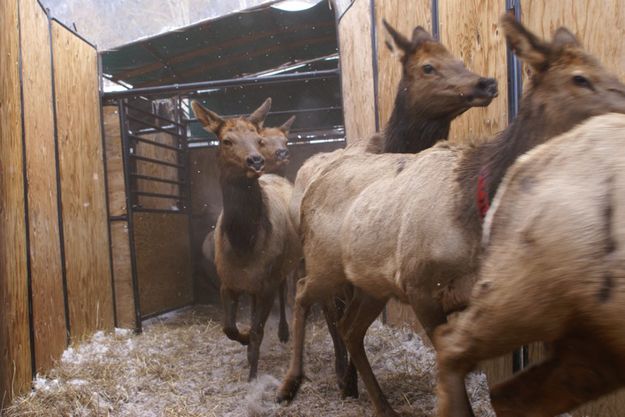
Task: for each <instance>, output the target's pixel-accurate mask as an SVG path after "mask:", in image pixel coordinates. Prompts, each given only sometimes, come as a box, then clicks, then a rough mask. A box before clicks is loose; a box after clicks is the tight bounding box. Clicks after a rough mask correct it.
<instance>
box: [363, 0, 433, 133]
mask: <svg viewBox="0 0 625 417" xmlns="http://www.w3.org/2000/svg"><path fill="white" fill-rule="evenodd" d="M375 18H376V39H377V50H378V56H377V60H378V109H379V113H380V130H381V129H383V128H384V126H385V125H386V123H387V122H388V119H389V118H390V117H391V113H392V111H393V105H394V104H395V96H396V95H397V86H398V85H399V80H400V79H401V71H402V70H401V63H400V62H399V59H398V58H397V57H396V56H395V55H393V54H392V53H391V51H390V50H389V49H388V47H387V46H386V45H385V40H386V39H387V35H386V33H385V32H386V29H385V28H384V25H383V24H382V19H386V20H387V21H388V22H389V23H390V24H391V25H392V26H393V27H394V28H395V29H397V30H398V31H399V33H401V34H403V35H404V36H406V37H408V38H410V37H411V36H412V31H413V29H414V28H415V27H416V26H423V27H424V28H425V29H426V30H427V31H429V32H430V33H431V31H432V1H431V0H412V1H405V0H375Z"/></svg>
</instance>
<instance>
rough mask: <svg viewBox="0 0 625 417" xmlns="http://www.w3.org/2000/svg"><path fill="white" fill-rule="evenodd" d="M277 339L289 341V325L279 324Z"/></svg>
mask: <svg viewBox="0 0 625 417" xmlns="http://www.w3.org/2000/svg"><path fill="white" fill-rule="evenodd" d="M278 339H280V342H282V343H286V342H288V341H289V326H287V325H286V324H285V325H284V326H282V325H281V326H280V328H279V329H278Z"/></svg>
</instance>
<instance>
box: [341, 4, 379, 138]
mask: <svg viewBox="0 0 625 417" xmlns="http://www.w3.org/2000/svg"><path fill="white" fill-rule="evenodd" d="M369 2H370V0H355V1H354V4H353V5H352V6H351V8H350V11H349V13H346V14H345V15H343V17H342V18H341V22H342V23H341V24H339V27H338V38H339V50H340V55H341V72H342V74H343V76H342V77H341V83H342V89H343V116H344V120H345V133H346V137H347V140H348V141H350V142H355V141H359V140H364V139H367V138H368V137H369V136H371V135H372V134H373V133H375V100H374V94H373V88H374V87H373V62H372V57H373V54H372V48H371V19H370V18H369Z"/></svg>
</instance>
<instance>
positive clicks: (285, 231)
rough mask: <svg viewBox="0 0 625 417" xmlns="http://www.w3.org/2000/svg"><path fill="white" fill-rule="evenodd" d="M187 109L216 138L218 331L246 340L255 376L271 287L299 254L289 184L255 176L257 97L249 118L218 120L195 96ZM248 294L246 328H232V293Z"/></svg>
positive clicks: (258, 165)
mask: <svg viewBox="0 0 625 417" xmlns="http://www.w3.org/2000/svg"><path fill="white" fill-rule="evenodd" d="M192 106H193V111H194V112H195V114H196V116H197V118H198V120H199V121H200V122H201V123H202V125H203V126H204V128H205V129H206V130H208V131H209V132H212V133H214V134H215V135H216V136H217V137H218V139H219V151H218V157H217V160H218V163H219V169H220V184H221V191H222V196H223V210H222V212H221V214H220V216H219V219H218V220H217V226H216V229H215V264H216V266H217V273H218V275H219V278H220V280H221V288H220V294H221V301H222V304H223V309H224V322H223V328H224V333H225V334H226V336H228V338H230V339H232V340H236V341H238V342H240V343H241V344H243V345H247V356H248V362H249V364H250V372H249V377H250V379H253V378H255V377H256V374H257V371H258V356H259V349H260V344H261V342H262V340H263V335H264V326H265V323H266V321H267V318H268V317H269V313H270V311H271V307H272V305H273V301H274V298H275V296H276V293H278V291H279V288H280V287H281V286H282V284H283V283H284V281H285V278H286V276H287V275H288V273H289V272H291V271H292V270H293V269H294V267H295V266H296V261H297V260H299V258H300V256H301V255H300V248H299V239H298V237H297V234H296V232H295V229H294V228H293V225H292V223H291V221H290V218H289V214H288V201H289V198H290V196H291V191H292V186H291V184H290V183H289V182H288V181H287V180H286V179H284V178H282V177H280V176H277V175H272V174H267V175H263V176H262V177H261V174H262V173H263V169H264V164H265V161H264V159H263V157H262V155H261V151H260V148H261V145H262V143H263V140H264V139H263V137H262V136H261V123H262V120H263V119H264V117H265V115H266V114H267V112H268V110H269V105H268V103H267V102H265V103H264V104H263V105H262V106H261V107H260V108H259V109H258V110H256V111H255V112H254V113H252V115H250V116H249V117H237V118H233V119H227V120H224V119H222V118H221V117H219V116H218V115H217V114H215V113H214V112H212V111H210V110H208V109H206V108H204V107H203V106H202V105H200V104H199V103H198V102H196V101H194V102H193V103H192ZM242 293H246V294H249V295H250V296H251V301H252V302H251V309H252V319H251V328H250V330H249V332H240V331H239V329H238V328H237V323H236V313H237V307H238V299H239V296H240V295H241V294H242Z"/></svg>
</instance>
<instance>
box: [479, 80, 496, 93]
mask: <svg viewBox="0 0 625 417" xmlns="http://www.w3.org/2000/svg"><path fill="white" fill-rule="evenodd" d="M477 88H478V90H480V91H483V92H484V94H486V95H487V96H489V97H497V94H498V92H497V80H495V79H494V78H480V79H479V80H478V82H477Z"/></svg>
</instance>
